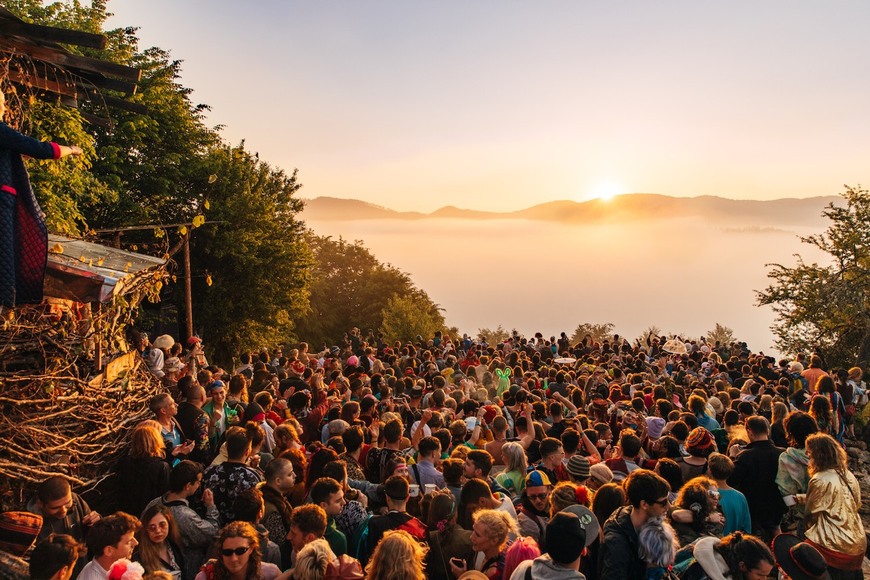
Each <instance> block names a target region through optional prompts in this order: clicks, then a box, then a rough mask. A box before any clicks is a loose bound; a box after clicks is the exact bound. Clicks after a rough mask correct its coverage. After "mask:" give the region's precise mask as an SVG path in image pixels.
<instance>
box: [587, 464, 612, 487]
mask: <svg viewBox="0 0 870 580" xmlns="http://www.w3.org/2000/svg"><path fill="white" fill-rule="evenodd" d="M589 477H591V478H592V479H594V480H595V481H597V482H598V483H600V484H601V485H604V484H605V483H610V482H611V481H613V472H612V471H610V468H609V467H607V466H606V465H604V464H603V463H596V464H595V465H593V466H592V467H590V468H589Z"/></svg>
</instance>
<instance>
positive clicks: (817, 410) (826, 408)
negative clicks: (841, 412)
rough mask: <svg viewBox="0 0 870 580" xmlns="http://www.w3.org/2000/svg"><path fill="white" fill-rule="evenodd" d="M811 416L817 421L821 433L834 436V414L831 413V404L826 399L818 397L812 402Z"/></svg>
mask: <svg viewBox="0 0 870 580" xmlns="http://www.w3.org/2000/svg"><path fill="white" fill-rule="evenodd" d="M810 416H811V417H812V418H813V419H815V420H816V425H818V426H819V431H821V432H822V433H827V434H828V435H831V436H833V435H834V429H835V427H834V425H835V420H834V413H833V412H832V411H831V402H830V401H829V400H828V399H827V398H826V397H821V396H816V397H813V398H812V400H811V401H810Z"/></svg>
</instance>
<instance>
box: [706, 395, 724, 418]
mask: <svg viewBox="0 0 870 580" xmlns="http://www.w3.org/2000/svg"><path fill="white" fill-rule="evenodd" d="M707 404H708V405H710V407H712V408H713V412H714V413H716V414H717V415H721V414H722V413H724V412H725V405H723V404H722V401H720V400H719V397H710V398H709V399H707Z"/></svg>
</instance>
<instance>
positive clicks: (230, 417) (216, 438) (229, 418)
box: [202, 380, 239, 455]
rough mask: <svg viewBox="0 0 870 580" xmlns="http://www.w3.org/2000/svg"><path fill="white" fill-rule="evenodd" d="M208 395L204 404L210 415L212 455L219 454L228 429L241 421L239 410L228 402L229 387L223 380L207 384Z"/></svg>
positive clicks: (205, 411) (203, 407) (209, 429)
mask: <svg viewBox="0 0 870 580" xmlns="http://www.w3.org/2000/svg"><path fill="white" fill-rule="evenodd" d="M206 395H207V396H208V397H209V400H208V401H206V402H205V404H203V406H202V410H203V412H204V413H205V414H206V415H208V441H209V449H210V450H211V453H212V455H215V454H217V452H218V449H219V448H220V446H221V442H222V441H223V437H224V433H226V431H227V429H228V428H229V427H231V426H233V425H234V424H237V423H238V422H239V414H238V411H236V410H234V409H232V408H231V407H230V406H229V404H228V403H227V387H226V385H225V384H224V382H223V381H221V380H216V381H212V382H210V383H209V384H208V385H206Z"/></svg>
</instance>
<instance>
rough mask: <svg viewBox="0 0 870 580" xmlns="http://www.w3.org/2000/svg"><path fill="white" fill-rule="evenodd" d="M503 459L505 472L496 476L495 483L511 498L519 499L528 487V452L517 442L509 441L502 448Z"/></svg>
mask: <svg viewBox="0 0 870 580" xmlns="http://www.w3.org/2000/svg"><path fill="white" fill-rule="evenodd" d="M501 457H502V460H503V461H504V463H505V470H504V471H503V472H501V473H499V474H498V475H496V476H495V481H496V482H497V483H498V484H499V485H500V486H502V487H503V488H504V489H506V490H507V492H508V493H509V494H510V495H511V497H519V496H520V495H521V494H522V493H523V490H524V489H525V485H526V472H527V471H528V467H529V466H528V463H527V461H526V450H525V449H523V447H522V445H520V444H519V443H518V442H516V441H509V442H507V443H505V444H504V445H503V446H502V448H501Z"/></svg>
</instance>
